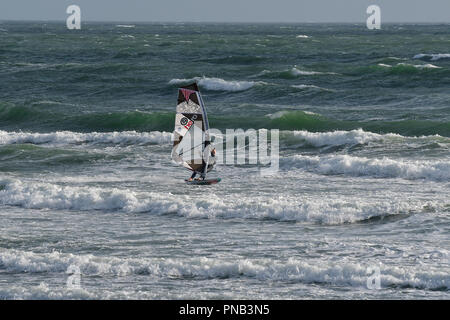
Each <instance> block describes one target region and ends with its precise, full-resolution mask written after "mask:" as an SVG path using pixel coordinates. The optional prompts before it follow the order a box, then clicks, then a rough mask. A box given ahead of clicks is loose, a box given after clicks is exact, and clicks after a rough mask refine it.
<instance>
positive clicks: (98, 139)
mask: <svg viewBox="0 0 450 320" xmlns="http://www.w3.org/2000/svg"><path fill="white" fill-rule="evenodd" d="M171 136H172V134H171V133H169V132H159V131H152V132H136V131H123V132H90V133H79V132H72V131H57V132H51V133H35V132H20V131H18V132H17V131H3V130H0V145H2V144H3V145H5V144H20V143H31V144H57V145H58V144H79V143H109V144H168V143H170V141H171Z"/></svg>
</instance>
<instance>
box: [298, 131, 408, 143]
mask: <svg viewBox="0 0 450 320" xmlns="http://www.w3.org/2000/svg"><path fill="white" fill-rule="evenodd" d="M292 134H293V136H294V137H295V138H297V139H299V140H303V141H305V142H306V143H308V144H310V145H313V146H315V147H323V146H340V145H356V144H366V143H369V142H372V141H382V140H384V139H386V138H387V137H401V136H400V135H396V134H387V135H380V134H377V133H372V132H366V131H364V130H362V129H357V130H351V131H332V132H309V131H305V130H301V131H293V132H292Z"/></svg>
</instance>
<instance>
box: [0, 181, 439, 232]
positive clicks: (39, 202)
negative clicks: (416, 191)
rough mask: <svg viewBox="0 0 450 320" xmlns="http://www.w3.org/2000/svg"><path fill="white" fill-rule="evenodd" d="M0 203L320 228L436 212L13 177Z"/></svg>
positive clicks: (420, 205) (403, 205) (411, 206)
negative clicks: (306, 224)
mask: <svg viewBox="0 0 450 320" xmlns="http://www.w3.org/2000/svg"><path fill="white" fill-rule="evenodd" d="M0 186H1V188H0V204H1V205H9V206H19V207H23V208H29V209H53V210H79V211H93V210H103V211H119V212H132V213H139V212H140V213H144V212H145V213H150V214H158V215H161V214H168V213H175V214H178V215H181V216H185V217H188V218H208V219H215V218H240V219H242V218H243V219H274V220H280V221H299V222H309V223H320V224H329V225H333V224H342V223H352V222H358V221H364V220H367V219H371V218H374V217H384V216H386V215H395V214H408V213H410V212H421V211H423V210H425V209H424V208H425V207H427V208H437V207H439V204H436V203H432V202H430V201H429V202H426V203H424V202H421V201H418V200H417V201H411V200H410V199H406V200H402V199H398V200H395V201H380V200H379V199H372V200H370V199H360V198H355V197H350V198H344V197H339V198H335V199H333V198H331V197H328V198H327V199H326V200H323V199H321V198H315V197H307V196H304V197H298V196H296V195H292V196H289V195H285V196H279V197H276V198H270V199H268V198H267V197H265V196H256V195H252V194H251V195H249V196H245V195H242V196H240V197H238V198H236V197H235V196H234V195H229V196H226V195H221V196H217V195H215V194H213V193H212V194H210V195H209V197H208V198H204V197H199V198H197V197H195V196H192V195H178V196H176V197H175V196H173V195H171V194H166V193H157V192H145V193H138V192H133V191H131V190H129V189H113V188H97V187H88V186H85V187H74V186H67V185H58V184H51V183H40V182H34V181H31V182H27V181H20V180H14V179H8V180H3V181H0Z"/></svg>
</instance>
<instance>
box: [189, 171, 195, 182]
mask: <svg viewBox="0 0 450 320" xmlns="http://www.w3.org/2000/svg"><path fill="white" fill-rule="evenodd" d="M196 175H197V172H196V171H194V172H192V175H191V177H190V178H189V179H188V181H192V180H194V178H195V176H196Z"/></svg>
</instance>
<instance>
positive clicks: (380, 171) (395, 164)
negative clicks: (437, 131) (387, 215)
mask: <svg viewBox="0 0 450 320" xmlns="http://www.w3.org/2000/svg"><path fill="white" fill-rule="evenodd" d="M281 165H282V167H283V168H289V169H291V168H300V169H304V170H306V171H311V172H315V173H319V174H326V175H350V176H371V177H380V178H402V179H407V180H417V179H424V180H431V181H450V162H448V161H432V160H420V161H419V160H417V161H411V160H406V161H401V160H394V159H389V158H381V159H369V158H365V157H354V156H349V155H331V156H320V157H319V156H304V155H294V156H291V157H288V158H284V159H282V160H281Z"/></svg>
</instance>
